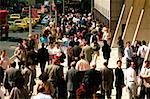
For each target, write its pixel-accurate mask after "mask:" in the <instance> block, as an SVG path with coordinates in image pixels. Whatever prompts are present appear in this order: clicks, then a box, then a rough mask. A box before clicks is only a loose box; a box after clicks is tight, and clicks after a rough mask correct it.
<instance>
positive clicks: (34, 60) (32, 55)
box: [26, 51, 38, 65]
mask: <svg viewBox="0 0 150 99" xmlns="http://www.w3.org/2000/svg"><path fill="white" fill-rule="evenodd" d="M26 62H27V63H28V64H30V65H37V64H38V54H37V53H36V52H35V51H28V52H27V61H26Z"/></svg>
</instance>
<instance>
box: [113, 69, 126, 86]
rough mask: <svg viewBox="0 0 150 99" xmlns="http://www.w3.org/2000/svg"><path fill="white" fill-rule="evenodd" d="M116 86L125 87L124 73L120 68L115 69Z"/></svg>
mask: <svg viewBox="0 0 150 99" xmlns="http://www.w3.org/2000/svg"><path fill="white" fill-rule="evenodd" d="M115 77H116V80H115V86H116V87H121V85H124V73H123V71H122V69H119V68H118V67H117V68H116V69H115Z"/></svg>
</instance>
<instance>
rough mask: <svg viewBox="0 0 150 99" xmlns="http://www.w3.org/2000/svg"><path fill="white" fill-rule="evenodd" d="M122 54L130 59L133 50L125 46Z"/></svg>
mask: <svg viewBox="0 0 150 99" xmlns="http://www.w3.org/2000/svg"><path fill="white" fill-rule="evenodd" d="M124 54H125V57H126V58H128V59H129V60H132V56H133V50H132V48H131V47H126V48H125V50H124Z"/></svg>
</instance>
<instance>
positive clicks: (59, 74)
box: [45, 56, 64, 98]
mask: <svg viewBox="0 0 150 99" xmlns="http://www.w3.org/2000/svg"><path fill="white" fill-rule="evenodd" d="M45 73H46V74H48V76H49V79H48V81H50V82H52V85H53V88H54V90H55V94H54V95H52V96H54V97H56V93H57V94H58V97H57V98H60V97H61V96H60V94H62V93H60V90H59V89H61V88H60V87H61V86H62V85H61V84H62V82H61V81H63V79H64V77H63V66H61V65H60V57H59V56H54V59H53V63H52V64H51V65H50V66H48V67H47V68H46V69H45ZM62 98H63V97H62Z"/></svg>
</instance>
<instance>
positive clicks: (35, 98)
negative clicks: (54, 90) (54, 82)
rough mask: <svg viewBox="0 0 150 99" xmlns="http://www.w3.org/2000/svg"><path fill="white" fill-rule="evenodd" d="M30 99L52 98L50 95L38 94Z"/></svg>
mask: <svg viewBox="0 0 150 99" xmlns="http://www.w3.org/2000/svg"><path fill="white" fill-rule="evenodd" d="M32 99H53V98H52V97H51V96H50V95H46V94H43V93H38V94H37V95H36V96H34V97H33V98H32Z"/></svg>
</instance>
